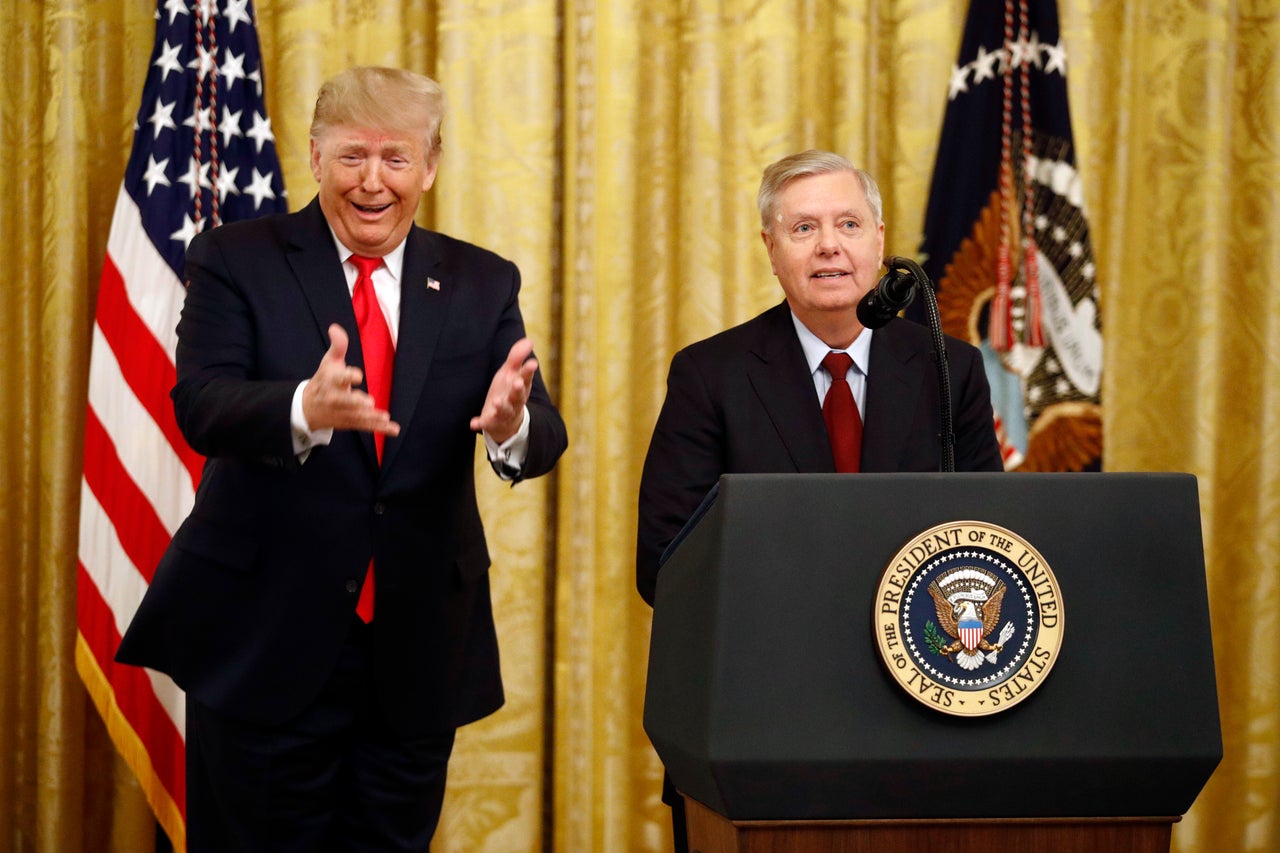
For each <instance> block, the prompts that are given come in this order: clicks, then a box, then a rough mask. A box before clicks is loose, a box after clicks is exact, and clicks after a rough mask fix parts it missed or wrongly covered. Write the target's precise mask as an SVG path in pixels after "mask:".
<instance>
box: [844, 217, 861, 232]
mask: <svg viewBox="0 0 1280 853" xmlns="http://www.w3.org/2000/svg"><path fill="white" fill-rule="evenodd" d="M840 228H841V229H842V230H844V231H857V230H858V222H857V220H855V219H846V220H845V221H844V222H841V223H840Z"/></svg>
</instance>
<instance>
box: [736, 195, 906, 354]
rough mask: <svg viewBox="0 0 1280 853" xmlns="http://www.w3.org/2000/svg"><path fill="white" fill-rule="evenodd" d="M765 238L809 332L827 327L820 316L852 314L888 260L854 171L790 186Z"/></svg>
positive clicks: (793, 305)
mask: <svg viewBox="0 0 1280 853" xmlns="http://www.w3.org/2000/svg"><path fill="white" fill-rule="evenodd" d="M761 236H763V237H764V245H765V247H766V248H767V249H768V250H769V261H770V263H772V265H773V274H774V275H776V276H777V277H778V281H779V282H780V283H781V284H782V290H783V292H785V293H786V295H787V303H788V304H789V305H790V306H791V310H792V311H794V312H795V314H796V316H797V317H799V318H800V321H801V322H802V323H804V324H805V325H806V326H808V327H809V328H810V329H818V328H821V327H822V326H823V325H826V324H824V323H823V322H822V317H823V315H824V314H827V313H828V312H849V314H850V315H852V313H853V312H854V311H856V310H857V306H858V300H860V299H861V298H862V296H863V294H865V293H866V292H867V291H869V290H870V289H871V288H872V287H874V286H875V284H876V280H877V278H878V276H879V272H880V262H881V261H882V260H883V259H884V224H883V223H881V224H876V221H875V216H874V215H873V214H872V212H871V205H870V204H869V203H868V202H867V197H866V193H865V192H863V189H862V183H861V182H860V181H859V180H858V177H857V176H856V175H854V174H853V173H852V172H828V173H826V174H821V175H806V176H804V177H800V178H796V179H795V180H793V181H791V182H790V183H788V184H787V185H786V186H784V187H783V188H782V191H781V192H779V193H778V203H777V209H776V210H775V216H774V220H773V222H772V223H770V227H769V228H768V229H766V230H765V231H763V232H762V235H761ZM827 319H828V320H829V317H828V318H827ZM852 322H855V323H856V319H852Z"/></svg>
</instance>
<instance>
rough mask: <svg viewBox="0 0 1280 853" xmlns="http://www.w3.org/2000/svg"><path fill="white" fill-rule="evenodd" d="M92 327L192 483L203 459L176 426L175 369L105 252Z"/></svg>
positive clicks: (197, 481) (196, 480) (194, 483)
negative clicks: (99, 332) (172, 391)
mask: <svg viewBox="0 0 1280 853" xmlns="http://www.w3.org/2000/svg"><path fill="white" fill-rule="evenodd" d="M97 319H98V328H99V329H101V330H102V336H103V337H104V338H106V341H107V344H108V345H109V346H110V347H111V351H112V352H113V353H115V356H116V361H117V362H119V364H120V372H121V373H122V374H123V375H124V380H125V382H127V383H128V384H129V387H130V388H131V389H133V393H134V396H136V397H137V398H138V402H140V403H141V404H142V406H143V408H145V409H146V410H147V413H148V414H149V415H151V419H152V420H153V421H155V422H156V426H158V427H159V428H160V431H161V432H162V433H164V437H165V438H166V439H168V441H169V444H171V445H172V446H173V451H174V453H176V454H178V457H179V458H180V459H181V460H182V464H183V465H184V466H186V469H187V472H188V473H189V474H190V475H191V485H192V488H195V486H197V485H199V483H200V470H201V468H202V467H203V466H204V459H203V458H202V457H201V456H200V454H198V453H196V452H195V451H194V450H192V449H191V447H190V446H189V445H188V444H187V441H186V439H184V438H183V437H182V433H181V432H180V431H179V430H178V421H177V419H176V418H175V417H174V414H173V402H172V401H171V400H170V399H169V389H170V388H172V387H173V386H174V384H175V383H176V382H177V380H178V372H177V370H176V369H175V368H174V366H173V361H172V360H171V359H170V357H169V354H168V353H167V352H165V350H164V347H162V346H161V345H160V342H159V341H157V340H156V338H155V335H153V334H151V330H150V329H148V328H147V325H146V324H145V323H143V322H142V320H141V319H140V318H139V317H138V315H137V312H135V311H134V310H133V306H132V305H130V304H129V294H128V292H127V291H126V290H125V286H124V279H123V278H121V276H120V271H119V270H118V269H116V265H115V262H114V261H113V260H112V259H111V255H110V254H108V255H107V257H106V260H105V261H104V262H103V264H102V285H101V289H100V290H99V291H98V317H97Z"/></svg>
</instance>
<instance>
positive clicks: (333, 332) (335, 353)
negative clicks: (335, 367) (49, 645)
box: [324, 323, 350, 362]
mask: <svg viewBox="0 0 1280 853" xmlns="http://www.w3.org/2000/svg"><path fill="white" fill-rule="evenodd" d="M349 344H350V339H348V337H347V330H346V329H344V328H342V326H340V325H338V324H337V323H330V324H329V351H328V352H326V353H325V354H324V355H325V358H333V359H337V360H338V361H343V362H345V361H346V360H347V346H348V345H349Z"/></svg>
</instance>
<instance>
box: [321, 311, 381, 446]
mask: <svg viewBox="0 0 1280 853" xmlns="http://www.w3.org/2000/svg"><path fill="white" fill-rule="evenodd" d="M347 344H348V338H347V333H346V331H345V330H344V329H343V328H342V327H341V326H339V325H338V324H337V323H333V324H332V325H330V326H329V349H328V350H327V351H326V352H325V354H324V358H322V359H320V366H319V367H317V368H316V372H315V375H314V376H312V377H311V380H310V381H309V382H307V387H306V388H304V389H303V391H302V414H303V416H304V417H305V418H306V419H307V426H308V427H310V428H311V429H312V430H320V429H328V428H330V427H331V428H333V429H347V430H359V431H361V432H373V433H382V434H383V435H398V434H399V433H400V425H399V424H398V423H396V422H395V421H393V420H391V415H390V413H388V412H387V411H386V410H385V409H379V408H378V407H377V405H375V404H374V402H373V397H371V396H369V394H367V393H365V392H364V391H361V390H360V389H359V388H356V387H355V386H357V385H359V384H360V383H361V382H362V381H364V374H363V373H362V372H361V371H360V368H358V367H352V366H351V365H349V364H347Z"/></svg>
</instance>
